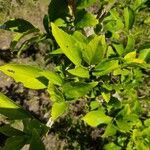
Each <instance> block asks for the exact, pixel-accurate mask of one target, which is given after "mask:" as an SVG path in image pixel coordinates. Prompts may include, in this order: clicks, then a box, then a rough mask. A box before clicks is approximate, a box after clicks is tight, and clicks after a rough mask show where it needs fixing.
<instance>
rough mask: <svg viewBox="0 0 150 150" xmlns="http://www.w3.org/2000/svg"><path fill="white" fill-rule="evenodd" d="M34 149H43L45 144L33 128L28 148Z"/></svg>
mask: <svg viewBox="0 0 150 150" xmlns="http://www.w3.org/2000/svg"><path fill="white" fill-rule="evenodd" d="M35 149H39V150H45V146H44V144H43V142H42V140H41V138H40V135H39V134H38V132H37V131H36V129H33V130H32V137H31V141H30V148H29V150H35Z"/></svg>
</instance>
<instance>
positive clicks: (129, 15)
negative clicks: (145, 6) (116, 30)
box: [124, 7, 135, 30]
mask: <svg viewBox="0 0 150 150" xmlns="http://www.w3.org/2000/svg"><path fill="white" fill-rule="evenodd" d="M134 20H135V14H134V11H133V10H132V9H131V8H129V7H126V8H124V21H125V27H126V29H128V30H130V29H131V28H132V26H133V24H134Z"/></svg>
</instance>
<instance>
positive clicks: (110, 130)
mask: <svg viewBox="0 0 150 150" xmlns="http://www.w3.org/2000/svg"><path fill="white" fill-rule="evenodd" d="M116 132H117V129H116V127H115V126H114V125H113V124H112V123H109V124H108V125H107V127H106V129H105V132H104V134H103V137H108V136H114V135H115V134H116Z"/></svg>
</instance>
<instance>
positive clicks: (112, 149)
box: [104, 142, 121, 150]
mask: <svg viewBox="0 0 150 150" xmlns="http://www.w3.org/2000/svg"><path fill="white" fill-rule="evenodd" d="M104 150H121V147H120V146H117V145H116V144H114V143H113V142H111V143H109V144H106V145H105V146H104Z"/></svg>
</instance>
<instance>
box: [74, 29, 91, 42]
mask: <svg viewBox="0 0 150 150" xmlns="http://www.w3.org/2000/svg"><path fill="white" fill-rule="evenodd" d="M73 37H74V38H75V39H78V42H80V43H82V44H83V43H84V44H88V42H89V41H88V38H87V37H86V36H84V35H83V34H82V33H81V32H79V31H75V32H74V33H73Z"/></svg>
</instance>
